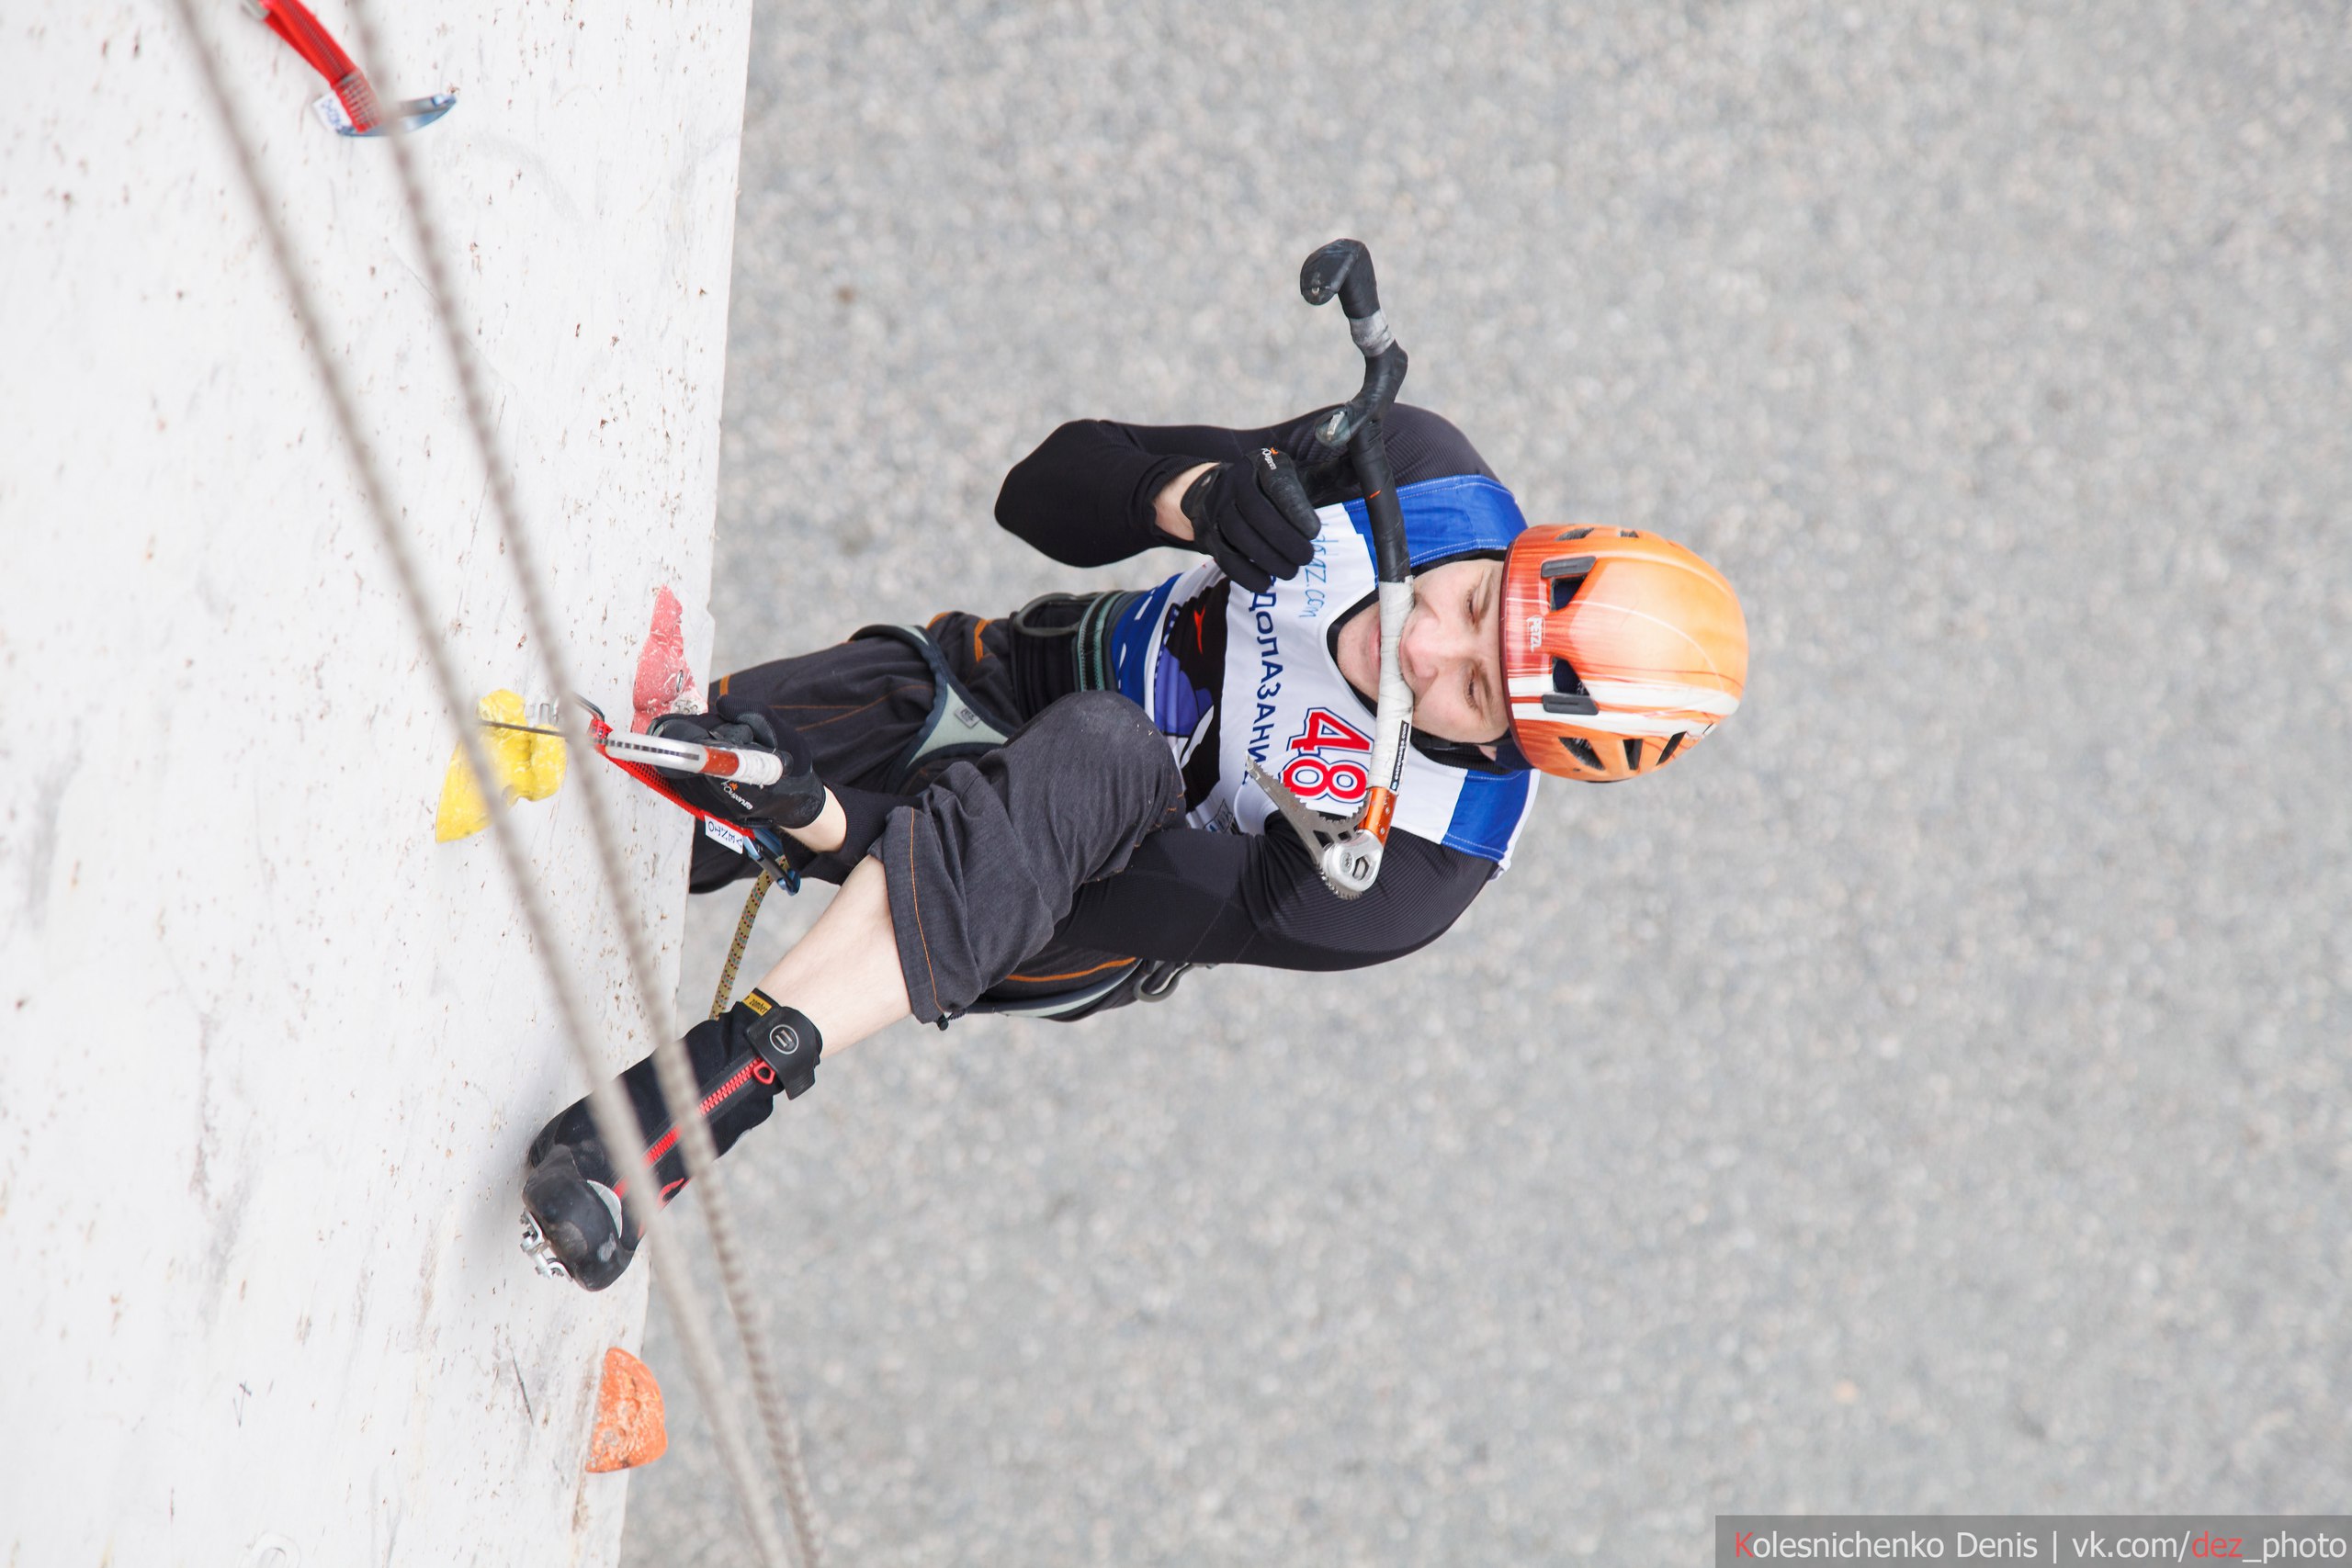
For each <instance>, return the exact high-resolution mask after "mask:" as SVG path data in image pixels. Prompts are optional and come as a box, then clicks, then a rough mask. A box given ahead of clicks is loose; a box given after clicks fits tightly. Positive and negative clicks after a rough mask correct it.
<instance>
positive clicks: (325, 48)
mask: <svg viewBox="0 0 2352 1568" xmlns="http://www.w3.org/2000/svg"><path fill="white" fill-rule="evenodd" d="M244 5H245V11H246V13H247V14H248V15H250V16H252V17H254V19H255V20H257V21H261V22H265V23H266V24H268V27H269V30H270V31H271V32H274V33H276V34H277V36H278V37H279V38H282V39H285V40H286V44H287V47H288V48H289V49H291V50H292V51H294V52H295V53H297V54H299V55H300V56H301V57H302V59H303V60H304V61H305V62H308V63H309V65H310V67H311V70H313V71H315V72H317V73H319V74H320V75H322V76H323V77H325V78H326V84H327V85H328V86H329V87H330V88H332V89H333V91H332V92H330V93H329V94H328V95H327V96H325V97H322V98H321V99H320V100H319V101H318V102H317V103H316V104H314V105H312V106H311V107H313V108H314V109H316V110H317V111H318V116H319V118H320V119H322V120H323V121H324V122H325V123H326V125H327V128H328V129H329V130H333V131H334V132H335V133H336V134H338V135H341V136H383V135H386V134H388V133H391V132H396V131H406V130H422V129H423V128H424V127H425V126H428V125H431V124H432V123H433V122H434V121H435V120H436V119H439V118H441V117H442V116H443V115H445V114H447V113H448V112H449V111H450V110H451V109H452V108H454V107H457V102H458V95H457V94H455V93H435V94H434V95H433V96H430V97H424V98H409V99H405V100H403V101H402V102H400V103H397V104H394V105H393V106H392V107H391V112H390V113H389V114H387V113H386V112H385V111H384V107H383V105H382V104H380V103H379V102H378V101H377V98H376V89H375V86H374V85H372V84H371V83H369V82H368V75H367V73H365V72H363V71H361V70H360V69H359V66H358V63H357V62H355V61H354V60H353V59H352V58H351V56H350V54H349V53H348V52H346V51H345V49H344V47H343V45H341V44H339V43H337V42H335V40H334V34H333V33H331V32H329V31H327V29H326V28H325V26H324V25H323V24H322V23H321V22H320V20H319V19H318V17H314V16H312V15H311V11H310V8H309V7H308V6H304V5H303V4H302V0H244Z"/></svg>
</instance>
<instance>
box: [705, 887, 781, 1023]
mask: <svg viewBox="0 0 2352 1568" xmlns="http://www.w3.org/2000/svg"><path fill="white" fill-rule="evenodd" d="M773 886H775V877H773V876H770V875H769V874H767V873H766V872H764V871H763V872H761V873H760V874H759V876H758V878H757V879H756V880H755V881H753V882H752V891H751V894H750V896H749V897H746V898H745V899H744V900H743V918H742V919H740V920H737V921H736V922H735V942H734V945H733V946H731V947H729V949H728V950H727V967H726V968H724V969H721V970H720V971H719V972H718V995H717V996H715V997H713V998H710V1016H711V1017H713V1018H725V1017H726V1016H727V1010H728V1008H729V1007H730V1006H732V1005H733V1004H734V1000H735V971H736V970H737V969H738V968H739V967H741V964H742V962H743V949H744V947H745V946H747V945H748V944H749V943H750V942H751V940H752V921H753V920H756V919H759V918H760V900H762V899H763V898H765V897H767V896H768V889H769V888H771V887H773Z"/></svg>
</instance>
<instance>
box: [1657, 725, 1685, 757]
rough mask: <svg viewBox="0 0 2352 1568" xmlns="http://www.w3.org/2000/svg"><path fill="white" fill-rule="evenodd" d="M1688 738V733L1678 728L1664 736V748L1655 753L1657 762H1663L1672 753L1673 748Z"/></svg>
mask: <svg viewBox="0 0 2352 1568" xmlns="http://www.w3.org/2000/svg"><path fill="white" fill-rule="evenodd" d="M1687 739H1690V737H1689V736H1688V734H1686V733H1685V732H1684V731H1682V730H1679V729H1678V730H1676V731H1675V732H1674V733H1673V734H1671V735H1669V736H1668V737H1667V738H1666V746H1665V748H1664V750H1660V751H1659V752H1658V754H1657V760H1658V762H1659V763H1660V764H1663V763H1664V762H1665V761H1666V760H1667V759H1668V757H1671V756H1673V755H1674V751H1675V748H1676V747H1678V746H1680V745H1681V744H1682V742H1683V741H1685V740H1687Z"/></svg>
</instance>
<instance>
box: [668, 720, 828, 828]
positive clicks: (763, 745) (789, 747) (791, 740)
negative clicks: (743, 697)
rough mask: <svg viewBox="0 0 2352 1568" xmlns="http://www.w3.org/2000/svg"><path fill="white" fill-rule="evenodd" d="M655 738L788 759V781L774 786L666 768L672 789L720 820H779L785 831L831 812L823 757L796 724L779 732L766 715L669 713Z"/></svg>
mask: <svg viewBox="0 0 2352 1568" xmlns="http://www.w3.org/2000/svg"><path fill="white" fill-rule="evenodd" d="M649 733H650V734H654V735H659V736H662V737H663V738H665V739H671V740H691V741H693V742H695V744H696V745H698V746H725V747H727V748H729V750H736V751H766V752H770V753H772V754H774V755H775V756H776V757H778V758H780V759H782V761H783V762H784V777H782V778H781V779H778V780H777V781H776V782H775V783H774V784H742V783H740V782H738V781H737V780H734V779H720V778H713V777H711V776H710V775H709V774H707V773H671V772H670V771H669V770H668V769H666V768H665V769H663V770H662V773H663V775H664V776H665V777H666V778H668V779H669V781H670V787H671V788H673V789H674V790H676V791H677V792H678V794H679V795H680V796H681V797H682V798H684V799H685V800H687V801H690V802H692V803H693V804H694V805H695V806H698V807H701V808H702V809H703V810H705V811H707V812H710V813H711V814H712V815H714V816H718V817H727V818H733V819H734V820H736V821H738V822H773V823H775V825H776V826H777V827H779V828H806V827H807V826H808V825H809V823H811V822H814V821H815V820H817V818H819V817H820V815H822V814H823V812H824V809H825V784H824V781H823V780H821V779H820V778H819V777H818V776H817V756H816V753H815V752H814V751H812V750H809V742H808V740H807V739H805V738H803V737H802V735H801V733H800V731H798V730H797V729H795V728H792V727H791V726H790V725H786V726H785V727H784V729H783V732H782V733H781V734H779V733H778V732H777V729H776V727H775V725H773V724H771V723H769V722H768V717H767V716H766V715H765V714H763V713H741V714H736V715H732V716H729V715H727V714H716V713H714V714H692V713H670V714H663V715H662V716H661V717H660V718H657V719H655V720H654V721H653V724H652V728H651V729H650V731H649Z"/></svg>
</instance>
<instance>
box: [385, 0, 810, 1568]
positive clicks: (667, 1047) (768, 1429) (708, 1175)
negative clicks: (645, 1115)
mask: <svg viewBox="0 0 2352 1568" xmlns="http://www.w3.org/2000/svg"><path fill="white" fill-rule="evenodd" d="M351 20H352V28H353V32H354V35H355V36H356V39H358V43H359V58H360V59H361V60H362V61H363V62H376V64H377V66H378V67H379V73H381V72H383V71H385V70H387V69H388V67H387V66H386V64H385V62H386V61H387V60H388V58H389V57H388V56H387V54H386V53H385V51H384V50H383V49H382V48H381V47H379V45H380V41H381V40H380V39H379V36H378V34H377V32H376V18H375V7H374V6H373V5H372V4H370V3H368V0H351ZM363 69H364V67H363ZM385 85H386V84H385V82H384V80H383V79H382V77H381V75H380V74H379V80H378V82H377V87H378V91H379V95H380V94H382V93H383V92H384V89H385ZM386 140H387V141H389V142H390V145H391V152H392V167H393V169H394V170H395V171H396V172H397V173H398V175H399V177H400V186H401V200H402V203H403V204H404V205H405V206H406V207H407V209H408V217H409V223H410V226H411V227H412V229H413V231H415V234H416V243H417V249H418V251H419V252H420V253H421V254H422V258H423V260H424V272H425V281H426V285H427V288H428V289H429V291H430V293H431V295H432V299H433V313H434V315H435V318H436V319H437V320H438V321H439V322H440V326H441V336H442V342H443V344H444V345H445V346H446V347H447V350H448V353H449V360H450V363H451V365H452V366H453V367H455V369H456V371H457V376H458V391H459V393H460V395H461V397H462V400H463V401H464V404H465V411H466V423H467V424H468V426H469V428H470V429H471V432H472V434H473V439H474V447H475V450H476V452H477V453H478V454H479V456H480V457H481V465H482V469H483V471H484V473H485V474H486V475H487V476H488V478H489V480H490V493H491V504H492V508H493V510H495V511H496V513H498V521H499V525H500V527H501V528H502V530H503V532H504V534H505V536H506V545H507V551H508V554H509V556H510V558H512V561H513V564H514V568H515V581H516V582H517V584H518V586H519V587H520V589H521V598H522V603H523V617H524V623H525V625H526V627H527V628H528V629H529V632H530V635H531V637H532V639H533V640H534V641H536V642H537V644H538V645H539V657H540V659H541V660H544V661H545V662H546V664H547V668H548V681H549V682H550V683H551V685H552V686H553V688H554V691H555V693H556V696H557V699H558V702H559V705H560V706H559V711H561V712H566V713H569V712H570V711H571V709H572V708H573V707H575V706H576V704H575V703H574V702H573V701H572V700H571V694H572V693H574V692H576V691H578V690H579V687H577V686H576V685H574V684H573V683H572V680H571V660H570V658H569V657H568V655H567V654H566V652H565V649H564V642H563V637H562V635H561V633H560V630H559V628H558V627H557V626H556V624H555V617H554V616H553V615H549V614H548V605H547V594H546V592H545V588H544V582H545V580H544V579H543V578H542V577H541V575H540V573H539V570H538V554H537V548H536V547H535V546H534V545H533V543H532V541H531V536H530V531H529V530H528V529H527V528H526V527H525V526H524V523H523V513H522V507H521V505H520V504H519V503H518V502H517V501H516V500H515V476H514V469H513V468H512V466H511V465H509V464H508V463H507V462H506V461H505V460H504V459H503V456H502V454H501V453H500V451H499V449H498V437H497V434H496V432H495V430H494V429H493V428H492V423H491V418H490V402H489V399H488V398H486V397H485V396H484V395H483V392H482V385H481V371H480V369H479V367H477V365H476V362H475V359H474V355H473V352H472V348H471V345H470V344H469V343H468V342H467V339H466V334H465V333H464V331H463V329H462V328H460V327H459V325H458V315H457V285H456V280H455V279H454V278H453V277H452V276H451V275H450V272H449V266H448V261H447V256H446V255H445V254H444V253H443V249H442V245H441V240H440V233H439V230H438V228H437V226H436V225H435V222H434V220H433V212H432V209H431V207H430V205H429V204H428V203H427V200H426V197H425V194H424V186H423V185H422V184H421V183H420V182H419V181H418V179H417V177H416V155H415V153H414V152H412V151H411V150H410V148H409V145H408V141H407V139H406V138H405V137H403V136H401V135H400V134H399V133H397V132H395V133H393V134H392V135H390V136H389V137H388V138H386ZM581 724H582V720H581V719H580V717H579V716H576V715H575V716H573V718H572V720H571V728H575V729H580V727H581ZM581 739H582V740H584V739H585V732H584V730H581ZM575 744H577V742H575ZM576 754H577V755H579V756H582V757H583V758H584V757H586V756H588V755H589V752H588V751H587V750H581V751H579V752H577V753H576ZM581 772H582V773H586V774H591V775H593V776H594V786H593V787H591V788H590V789H589V790H588V791H587V792H586V803H587V808H588V826H589V833H590V837H591V838H592V839H593V840H594V842H595V846H596V860H597V865H598V869H599V871H600V873H601V874H602V877H603V880H604V884H605V895H606V897H608V898H610V900H611V901H612V906H613V912H614V915H615V917H616V919H618V920H619V922H620V927H621V937H622V942H623V945H624V948H625V950H626V952H627V953H628V967H629V973H630V975H631V976H632V977H633V978H634V979H635V981H636V983H637V994H638V1003H639V1007H640V1008H642V1009H643V1010H644V1014H645V1021H646V1025H647V1027H648V1028H649V1029H650V1031H651V1032H652V1035H653V1041H654V1045H653V1070H654V1073H655V1075H656V1077H658V1079H659V1080H660V1083H661V1086H662V1099H663V1100H665V1101H666V1102H667V1103H668V1105H669V1108H670V1114H671V1118H672V1121H673V1124H674V1125H675V1126H676V1127H677V1128H678V1133H679V1139H678V1142H679V1147H680V1151H681V1152H682V1153H683V1154H684V1156H685V1165H686V1174H687V1176H688V1178H689V1179H691V1182H692V1184H693V1186H694V1189H695V1192H696V1193H697V1194H698V1195H699V1200H700V1205H701V1208H702V1212H703V1217H704V1219H705V1221H706V1223H707V1224H708V1226H709V1229H710V1249H711V1254H712V1256H713V1258H715V1259H716V1261H717V1262H718V1279H719V1289H720V1292H721V1294H722V1295H723V1296H724V1297H725V1299H726V1302H727V1306H728V1311H729V1314H730V1315H731V1316H732V1317H733V1318H734V1320H735V1332H736V1335H737V1337H738V1338H739V1339H741V1342H742V1347H743V1362H744V1366H745V1369H746V1370H747V1371H749V1372H750V1373H751V1382H752V1398H753V1403H754V1404H755V1406H756V1408H757V1409H758V1411H759V1413H760V1424H761V1426H762V1427H763V1430H764V1431H765V1434H766V1437H767V1440H768V1449H769V1451H770V1455H771V1458H772V1460H773V1461H774V1463H775V1467H776V1470H777V1472H778V1476H779V1479H780V1480H781V1481H782V1483H783V1486H784V1497H785V1512H786V1516H787V1517H789V1519H790V1521H791V1524H792V1533H793V1537H794V1540H795V1543H796V1544H797V1547H798V1548H799V1559H800V1562H801V1565H802V1568H822V1563H823V1556H822V1553H821V1551H820V1548H819V1546H818V1543H817V1535H816V1530H815V1528H814V1526H813V1525H812V1524H811V1522H810V1517H809V1482H808V1477H807V1474H806V1472H805V1471H804V1469H803V1467H802V1463H801V1458H800V1434H799V1428H798V1426H797V1423H796V1422H795V1421H794V1420H793V1418H792V1410H791V1406H790V1404H788V1403H787V1401H786V1397H785V1393H784V1385H783V1382H782V1380H781V1379H780V1378H778V1377H777V1375H776V1371H775V1362H774V1361H773V1359H771V1358H770V1357H769V1355H768V1353H767V1342H766V1337H765V1336H764V1335H763V1333H762V1332H761V1329H760V1318H759V1311H758V1307H757V1304H756V1303H755V1300H754V1298H753V1296H752V1290H751V1285H750V1280H749V1278H748V1275H747V1273H746V1270H745V1269H743V1266H742V1252H741V1248H740V1247H738V1246H737V1237H738V1235H739V1234H740V1233H739V1232H738V1231H737V1230H736V1228H735V1211H734V1206H733V1204H732V1203H731V1202H730V1201H729V1198H728V1193H727V1189H726V1187H725V1185H724V1184H723V1183H722V1182H721V1180H720V1179H719V1176H718V1146H717V1145H715V1144H714V1143H713V1142H712V1141H711V1136H710V1127H709V1124H708V1123H707V1122H706V1121H705V1120H704V1117H703V1112H702V1089H701V1086H700V1085H699V1084H698V1083H697V1082H696V1081H695V1070H694V1064H693V1063H692V1061H691V1060H690V1059H689V1058H688V1057H687V1055H686V1048H685V1044H684V1042H683V1041H682V1040H681V1039H680V1038H679V1035H678V1031H677V1030H676V1029H675V1028H674V1027H664V1022H665V1021H668V1020H669V1019H670V1014H671V1011H672V1010H671V1008H670V1007H669V1006H667V1005H665V999H664V998H663V997H662V989H661V986H660V983H659V981H658V980H657V978H656V971H655V966H654V962H653V952H652V948H651V946H650V944H649V943H648V942H647V941H646V936H645V931H646V927H645V922H644V920H643V919H640V918H639V910H638V907H637V899H636V897H635V896H634V894H633V892H632V891H631V886H630V883H629V880H628V873H627V871H626V869H625V867H624V864H623V861H622V854H621V846H620V833H619V831H618V829H616V827H615V826H614V823H613V820H612V815H611V811H610V808H609V807H608V806H607V804H606V802H605V797H604V795H603V793H602V790H603V786H604V785H605V783H606V782H607V781H606V779H605V775H604V774H603V773H601V772H599V771H597V770H596V769H594V768H593V767H582V769H581ZM583 782H584V781H583ZM632 1168H633V1167H632Z"/></svg>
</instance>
